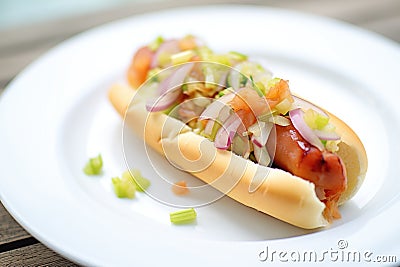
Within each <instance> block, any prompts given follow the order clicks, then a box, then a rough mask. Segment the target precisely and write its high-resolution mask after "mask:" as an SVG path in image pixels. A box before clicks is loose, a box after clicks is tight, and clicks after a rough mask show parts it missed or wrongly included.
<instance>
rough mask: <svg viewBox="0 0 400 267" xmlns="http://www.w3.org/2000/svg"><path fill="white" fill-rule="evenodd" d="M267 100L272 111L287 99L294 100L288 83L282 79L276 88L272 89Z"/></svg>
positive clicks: (267, 95)
mask: <svg viewBox="0 0 400 267" xmlns="http://www.w3.org/2000/svg"><path fill="white" fill-rule="evenodd" d="M265 98H266V99H267V102H268V104H269V107H270V108H271V109H273V108H274V107H275V106H276V105H278V104H279V103H280V102H281V101H282V100H284V99H285V98H289V99H290V100H292V96H291V94H290V89H289V84H288V82H287V81H285V80H282V79H281V80H280V81H279V82H278V83H277V84H276V85H275V86H273V87H272V88H270V90H269V91H268V92H267V94H266V95H265Z"/></svg>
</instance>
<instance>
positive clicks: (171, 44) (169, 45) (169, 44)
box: [150, 40, 181, 69]
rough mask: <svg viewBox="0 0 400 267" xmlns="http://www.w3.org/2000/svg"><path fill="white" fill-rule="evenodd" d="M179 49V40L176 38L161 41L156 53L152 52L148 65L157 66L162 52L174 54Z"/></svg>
mask: <svg viewBox="0 0 400 267" xmlns="http://www.w3.org/2000/svg"><path fill="white" fill-rule="evenodd" d="M180 51H181V50H180V48H179V41H178V40H168V41H165V42H163V43H162V44H161V45H160V46H159V47H158V49H157V51H156V53H155V54H154V57H153V60H152V61H151V65H150V67H151V68H152V69H153V68H155V67H157V66H158V60H159V57H160V55H162V54H164V53H165V54H170V55H172V54H176V53H179V52H180Z"/></svg>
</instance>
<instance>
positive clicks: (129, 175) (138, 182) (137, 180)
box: [122, 169, 150, 192]
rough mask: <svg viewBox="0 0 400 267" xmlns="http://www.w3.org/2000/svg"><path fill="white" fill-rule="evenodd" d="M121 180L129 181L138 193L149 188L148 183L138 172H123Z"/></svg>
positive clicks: (134, 170)
mask: <svg viewBox="0 0 400 267" xmlns="http://www.w3.org/2000/svg"><path fill="white" fill-rule="evenodd" d="M122 178H123V179H126V180H130V181H131V182H132V183H133V185H134V186H135V188H136V190H137V191H139V192H144V191H145V190H146V189H147V188H148V187H149V186H150V181H149V180H148V179H146V178H144V177H143V176H142V174H141V173H140V171H139V170H136V169H133V170H130V171H129V170H128V171H125V172H124V173H123V174H122Z"/></svg>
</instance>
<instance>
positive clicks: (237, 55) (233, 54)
mask: <svg viewBox="0 0 400 267" xmlns="http://www.w3.org/2000/svg"><path fill="white" fill-rule="evenodd" d="M228 54H229V55H230V56H231V57H232V58H233V59H235V60H239V61H244V60H247V56H246V55H244V54H242V53H239V52H236V51H231V52H229V53H228Z"/></svg>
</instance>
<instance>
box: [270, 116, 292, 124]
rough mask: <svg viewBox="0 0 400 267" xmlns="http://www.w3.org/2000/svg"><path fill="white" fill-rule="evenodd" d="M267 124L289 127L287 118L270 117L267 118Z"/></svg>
mask: <svg viewBox="0 0 400 267" xmlns="http://www.w3.org/2000/svg"><path fill="white" fill-rule="evenodd" d="M269 122H272V123H275V124H277V125H279V126H289V125H290V120H289V119H288V118H285V117H283V116H279V115H278V116H272V117H270V118H269Z"/></svg>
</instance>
